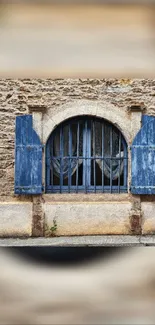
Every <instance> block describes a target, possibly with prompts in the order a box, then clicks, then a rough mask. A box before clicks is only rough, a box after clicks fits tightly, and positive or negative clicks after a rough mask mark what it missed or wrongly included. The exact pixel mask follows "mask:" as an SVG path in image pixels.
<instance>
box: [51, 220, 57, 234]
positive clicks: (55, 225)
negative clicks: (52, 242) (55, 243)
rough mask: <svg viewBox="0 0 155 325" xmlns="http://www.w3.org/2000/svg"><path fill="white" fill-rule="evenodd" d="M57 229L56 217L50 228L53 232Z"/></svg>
mask: <svg viewBox="0 0 155 325" xmlns="http://www.w3.org/2000/svg"><path fill="white" fill-rule="evenodd" d="M56 230H57V222H56V220H55V219H53V226H52V227H51V228H50V231H51V232H52V234H53V233H54V232H55V231H56Z"/></svg>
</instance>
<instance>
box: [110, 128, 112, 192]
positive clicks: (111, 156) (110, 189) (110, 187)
mask: <svg viewBox="0 0 155 325" xmlns="http://www.w3.org/2000/svg"><path fill="white" fill-rule="evenodd" d="M112 135H113V129H112V126H111V125H110V193H112Z"/></svg>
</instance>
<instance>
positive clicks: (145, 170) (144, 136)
mask: <svg viewBox="0 0 155 325" xmlns="http://www.w3.org/2000/svg"><path fill="white" fill-rule="evenodd" d="M142 123H143V127H142V128H141V130H140V131H139V132H138V134H137V135H136V137H135V139H134V141H133V144H132V146H131V158H132V159H131V160H132V161H131V167H132V181H131V192H132V193H133V194H155V117H154V116H148V117H147V116H146V115H145V117H143V119H142Z"/></svg>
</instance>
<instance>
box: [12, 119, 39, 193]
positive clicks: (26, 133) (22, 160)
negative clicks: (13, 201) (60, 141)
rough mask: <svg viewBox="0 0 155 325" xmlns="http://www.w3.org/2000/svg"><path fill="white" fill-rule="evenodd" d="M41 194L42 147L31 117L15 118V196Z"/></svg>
mask: <svg viewBox="0 0 155 325" xmlns="http://www.w3.org/2000/svg"><path fill="white" fill-rule="evenodd" d="M41 193H42V145H41V142H40V139H39V137H38V135H37V134H36V132H35V131H34V130H33V127H32V115H23V116H17V117H16V146H15V194H41Z"/></svg>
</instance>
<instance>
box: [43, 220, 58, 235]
mask: <svg viewBox="0 0 155 325" xmlns="http://www.w3.org/2000/svg"><path fill="white" fill-rule="evenodd" d="M57 228H58V226H57V222H56V219H53V226H52V227H49V226H48V225H47V224H46V225H45V234H46V237H53V236H55V232H56V231H57Z"/></svg>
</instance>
